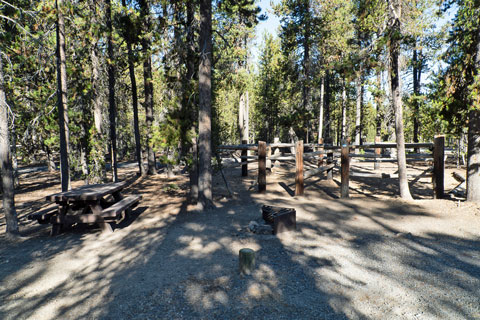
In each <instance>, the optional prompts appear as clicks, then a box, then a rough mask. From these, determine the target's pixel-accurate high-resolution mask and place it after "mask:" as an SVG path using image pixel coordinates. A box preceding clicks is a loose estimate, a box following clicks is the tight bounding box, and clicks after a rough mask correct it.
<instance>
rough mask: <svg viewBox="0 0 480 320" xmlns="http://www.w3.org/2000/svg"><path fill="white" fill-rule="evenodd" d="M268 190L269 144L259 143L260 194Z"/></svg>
mask: <svg viewBox="0 0 480 320" xmlns="http://www.w3.org/2000/svg"><path fill="white" fill-rule="evenodd" d="M266 190H267V143H266V142H265V141H259V142H258V192H259V193H264V192H265V191H266Z"/></svg>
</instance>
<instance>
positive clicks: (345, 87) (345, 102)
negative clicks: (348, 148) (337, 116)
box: [340, 79, 347, 140]
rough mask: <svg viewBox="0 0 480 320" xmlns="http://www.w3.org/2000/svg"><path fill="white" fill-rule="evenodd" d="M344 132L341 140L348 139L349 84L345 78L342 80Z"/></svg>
mask: <svg viewBox="0 0 480 320" xmlns="http://www.w3.org/2000/svg"><path fill="white" fill-rule="evenodd" d="M341 130H342V134H341V136H340V140H344V139H346V136H347V86H346V84H345V79H343V81H342V128H341Z"/></svg>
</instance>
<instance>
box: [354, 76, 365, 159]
mask: <svg viewBox="0 0 480 320" xmlns="http://www.w3.org/2000/svg"><path fill="white" fill-rule="evenodd" d="M362 72H363V70H362V68H360V72H359V73H358V75H357V79H356V83H355V87H356V91H357V107H356V113H355V145H357V146H358V145H360V144H361V137H362V105H363V84H362ZM358 150H359V149H358V148H355V153H357V152H358Z"/></svg>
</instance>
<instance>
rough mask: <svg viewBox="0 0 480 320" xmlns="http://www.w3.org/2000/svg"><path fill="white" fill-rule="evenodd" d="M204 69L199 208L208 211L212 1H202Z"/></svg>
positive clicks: (200, 77)
mask: <svg viewBox="0 0 480 320" xmlns="http://www.w3.org/2000/svg"><path fill="white" fill-rule="evenodd" d="M199 47H200V65H199V68H198V83H199V115H198V133H199V137H198V155H199V156H198V173H199V176H198V208H199V209H200V210H205V209H208V208H210V207H212V206H213V202H212V165H211V158H212V145H211V113H212V111H211V109H212V49H213V45H212V1H211V0H201V1H200V42H199Z"/></svg>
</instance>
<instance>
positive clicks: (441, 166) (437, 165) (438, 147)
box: [218, 136, 445, 199]
mask: <svg viewBox="0 0 480 320" xmlns="http://www.w3.org/2000/svg"><path fill="white" fill-rule="evenodd" d="M305 147H309V148H312V149H313V150H316V151H312V152H307V153H304V149H305ZM396 147H397V146H396V144H394V143H371V144H363V145H359V146H352V145H347V144H344V145H342V146H331V145H325V144H312V143H310V144H304V143H303V141H298V142H296V143H295V144H293V143H271V144H267V143H266V142H264V141H259V143H258V144H247V143H246V141H242V144H240V145H221V146H219V147H218V150H223V151H237V150H239V151H241V157H240V160H241V161H240V163H239V165H241V166H242V176H244V177H245V176H248V164H249V163H252V162H258V192H260V193H263V192H265V191H266V189H267V163H268V167H270V168H271V162H272V161H295V195H302V194H303V193H304V181H305V180H306V179H308V178H311V177H313V176H316V175H318V174H320V173H322V172H326V173H327V180H332V179H333V169H334V168H335V161H334V156H335V155H336V156H339V157H340V177H341V186H340V190H341V192H340V194H341V197H342V198H348V197H349V179H350V177H351V176H358V177H371V178H385V177H393V176H391V175H385V174H379V173H351V172H350V159H351V158H363V159H364V161H366V162H370V161H373V162H374V169H375V170H378V169H380V163H381V162H385V161H397V160H396V159H393V158H391V157H386V156H385V155H382V149H394V148H396ZM278 148H294V152H295V154H291V155H281V154H279V153H276V154H273V155H272V150H273V149H277V150H278ZM405 148H415V150H419V149H420V148H430V149H432V150H433V153H432V154H428V153H415V154H407V161H426V160H429V159H431V160H433V172H432V173H433V176H432V177H433V178H432V182H433V190H434V198H435V199H440V198H443V196H444V177H445V137H444V136H436V137H435V139H434V142H433V143H406V144H405ZM354 149H359V150H361V149H374V150H375V152H374V154H364V153H363V154H362V153H350V150H354ZM249 150H250V151H256V152H257V156H249V155H248V151H249ZM338 151H340V152H339V153H338ZM336 152H337V153H336ZM305 159H318V166H319V167H318V168H315V169H310V170H308V171H305V172H304V161H305ZM324 160H326V163H325V162H324Z"/></svg>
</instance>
